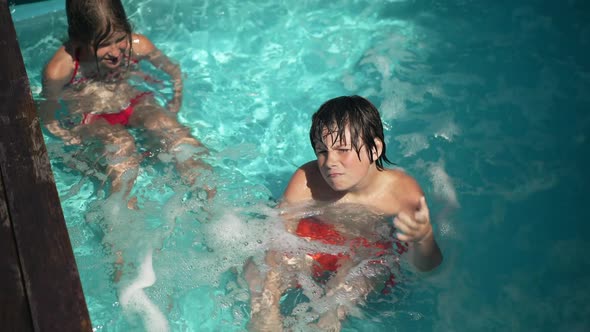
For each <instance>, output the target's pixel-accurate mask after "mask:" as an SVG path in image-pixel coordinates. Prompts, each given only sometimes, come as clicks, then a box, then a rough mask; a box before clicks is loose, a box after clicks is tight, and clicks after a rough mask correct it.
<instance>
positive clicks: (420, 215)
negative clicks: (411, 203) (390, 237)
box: [393, 196, 432, 242]
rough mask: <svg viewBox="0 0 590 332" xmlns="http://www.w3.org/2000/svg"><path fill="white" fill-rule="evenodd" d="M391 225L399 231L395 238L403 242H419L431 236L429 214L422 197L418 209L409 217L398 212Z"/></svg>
mask: <svg viewBox="0 0 590 332" xmlns="http://www.w3.org/2000/svg"><path fill="white" fill-rule="evenodd" d="M393 225H394V226H395V228H397V230H398V231H399V232H398V233H397V234H396V236H397V238H398V239H399V240H400V241H403V242H421V241H422V240H424V239H426V238H428V237H429V236H431V235H432V224H431V223H430V213H429V211H428V206H427V205H426V199H425V198H424V196H422V197H421V198H420V202H419V203H418V209H417V210H416V212H414V215H413V216H410V215H408V214H406V213H404V212H400V213H399V214H398V215H397V216H396V217H395V218H394V219H393Z"/></svg>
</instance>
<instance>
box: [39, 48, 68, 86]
mask: <svg viewBox="0 0 590 332" xmlns="http://www.w3.org/2000/svg"><path fill="white" fill-rule="evenodd" d="M74 67H75V62H74V59H73V58H72V56H71V55H70V53H68V51H67V50H66V47H65V46H61V47H60V48H59V49H58V50H57V51H56V52H55V54H54V55H53V57H52V58H51V60H49V62H48V63H47V65H46V66H45V69H44V70H43V79H44V80H47V81H69V80H70V78H71V77H72V75H73V73H74Z"/></svg>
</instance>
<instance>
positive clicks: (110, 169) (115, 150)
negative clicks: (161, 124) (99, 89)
mask: <svg viewBox="0 0 590 332" xmlns="http://www.w3.org/2000/svg"><path fill="white" fill-rule="evenodd" d="M76 132H77V133H78V134H79V135H80V136H81V138H82V140H83V141H84V142H85V143H91V142H92V141H98V142H99V143H100V145H101V146H102V151H101V158H103V160H104V161H105V163H104V164H105V166H106V175H107V176H108V178H109V179H110V181H111V188H110V194H109V196H112V195H117V194H121V196H122V199H123V200H124V201H127V200H128V199H129V194H130V192H131V190H132V189H133V185H134V183H135V180H136V178H137V175H138V169H139V164H140V162H141V159H142V157H141V155H140V154H139V153H138V152H137V148H136V146H135V138H134V137H133V136H132V135H131V134H130V133H129V132H128V131H127V129H126V128H125V127H123V126H121V125H110V124H108V123H107V122H106V121H103V120H99V121H97V122H96V123H93V124H90V125H83V126H81V127H79V128H78V129H77V130H76ZM131 205H133V203H132V202H130V203H129V207H130V208H131V207H132V206H131Z"/></svg>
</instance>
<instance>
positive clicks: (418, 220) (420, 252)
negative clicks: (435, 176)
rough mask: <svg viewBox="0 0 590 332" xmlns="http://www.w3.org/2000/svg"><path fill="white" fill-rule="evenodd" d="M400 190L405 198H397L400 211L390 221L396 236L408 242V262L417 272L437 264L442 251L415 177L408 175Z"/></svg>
mask: <svg viewBox="0 0 590 332" xmlns="http://www.w3.org/2000/svg"><path fill="white" fill-rule="evenodd" d="M404 189H405V190H406V193H407V197H405V198H404V199H403V200H402V201H401V203H402V208H401V211H400V213H398V215H397V216H396V217H395V218H394V221H393V224H394V226H395V227H396V228H397V230H398V233H397V234H396V236H397V238H398V239H399V240H400V241H403V242H410V250H409V255H410V262H411V263H412V264H413V265H414V266H415V267H416V268H417V269H418V270H420V271H423V272H427V271H431V270H433V269H435V268H436V267H437V266H439V265H440V264H441V262H442V253H441V251H440V248H439V247H438V244H437V243H436V240H435V238H434V232H433V230H432V224H431V223H430V212H429V210H428V205H427V204H426V199H425V198H424V193H423V192H422V189H420V187H419V185H418V184H417V183H416V181H415V180H413V179H411V178H409V177H408V179H406V180H405V181H404Z"/></svg>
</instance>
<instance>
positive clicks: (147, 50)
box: [132, 34, 183, 113]
mask: <svg viewBox="0 0 590 332" xmlns="http://www.w3.org/2000/svg"><path fill="white" fill-rule="evenodd" d="M132 42H133V46H132V50H133V52H134V53H135V55H136V56H137V57H138V58H141V59H147V60H148V61H150V62H151V63H152V64H153V65H154V66H155V67H156V68H158V69H160V70H162V71H163V72H165V73H166V74H168V75H169V76H170V78H171V79H172V84H173V87H172V90H173V93H174V95H173V96H172V100H170V102H168V109H169V110H170V111H172V112H174V113H176V112H178V111H179V110H180V106H181V105H182V87H183V85H182V71H181V70H180V66H179V65H178V64H176V63H174V62H172V60H170V58H168V57H167V56H166V55H165V54H164V53H162V52H161V51H160V50H159V49H158V48H157V47H156V46H155V45H154V44H153V43H152V42H151V41H150V40H149V39H148V38H147V37H145V36H143V35H139V34H134V35H133V37H132Z"/></svg>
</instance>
